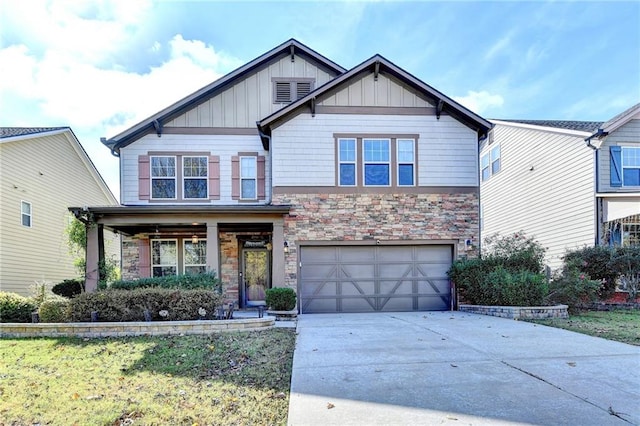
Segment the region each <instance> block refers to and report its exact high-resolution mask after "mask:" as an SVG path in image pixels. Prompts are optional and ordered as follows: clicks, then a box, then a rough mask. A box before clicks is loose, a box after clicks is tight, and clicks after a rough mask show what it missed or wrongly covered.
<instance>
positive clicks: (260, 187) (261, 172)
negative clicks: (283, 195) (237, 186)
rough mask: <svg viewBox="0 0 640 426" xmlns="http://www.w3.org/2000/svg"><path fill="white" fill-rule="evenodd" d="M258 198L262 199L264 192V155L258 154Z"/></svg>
mask: <svg viewBox="0 0 640 426" xmlns="http://www.w3.org/2000/svg"><path fill="white" fill-rule="evenodd" d="M257 163H258V199H259V200H264V199H265V198H266V197H265V195H264V193H265V185H266V183H265V181H266V180H265V157H264V155H259V156H258V162H257Z"/></svg>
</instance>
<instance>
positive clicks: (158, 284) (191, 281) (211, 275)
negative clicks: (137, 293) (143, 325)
mask: <svg viewBox="0 0 640 426" xmlns="http://www.w3.org/2000/svg"><path fill="white" fill-rule="evenodd" d="M110 288H112V289H121V290H133V289H137V288H171V289H183V290H191V289H207V290H214V291H217V292H218V293H222V283H221V282H220V280H219V279H218V278H217V277H216V273H215V272H213V271H211V272H207V273H204V274H185V275H169V276H166V277H152V278H140V279H137V280H127V281H122V280H121V281H114V282H113V283H111V286H110Z"/></svg>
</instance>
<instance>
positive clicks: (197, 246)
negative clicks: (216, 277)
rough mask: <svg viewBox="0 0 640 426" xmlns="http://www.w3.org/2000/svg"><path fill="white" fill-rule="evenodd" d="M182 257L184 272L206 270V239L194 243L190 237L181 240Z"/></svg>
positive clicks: (195, 272) (199, 272)
mask: <svg viewBox="0 0 640 426" xmlns="http://www.w3.org/2000/svg"><path fill="white" fill-rule="evenodd" d="M183 250H184V254H183V259H184V273H185V274H203V273H205V272H206V271H207V241H206V240H199V241H198V242H197V243H194V242H193V241H191V240H190V239H185V240H183Z"/></svg>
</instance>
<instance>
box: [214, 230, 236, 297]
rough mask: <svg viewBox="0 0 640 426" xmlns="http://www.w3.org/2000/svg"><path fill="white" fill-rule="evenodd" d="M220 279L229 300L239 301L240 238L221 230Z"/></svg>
mask: <svg viewBox="0 0 640 426" xmlns="http://www.w3.org/2000/svg"><path fill="white" fill-rule="evenodd" d="M219 239H220V280H221V281H222V292H223V294H224V295H225V298H226V299H227V300H229V301H234V302H237V301H238V291H239V290H238V288H239V283H238V266H239V264H240V263H239V262H238V238H237V234H235V233H231V232H220V235H219Z"/></svg>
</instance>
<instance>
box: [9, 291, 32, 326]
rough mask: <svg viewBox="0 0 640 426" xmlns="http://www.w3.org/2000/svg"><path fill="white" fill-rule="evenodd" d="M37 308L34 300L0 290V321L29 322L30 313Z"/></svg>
mask: <svg viewBox="0 0 640 426" xmlns="http://www.w3.org/2000/svg"><path fill="white" fill-rule="evenodd" d="M37 310H38V304H37V303H36V301H35V300H33V299H31V298H29V297H24V296H20V295H19V294H16V293H7V292H3V291H0V322H31V313H32V312H35V311H37Z"/></svg>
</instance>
